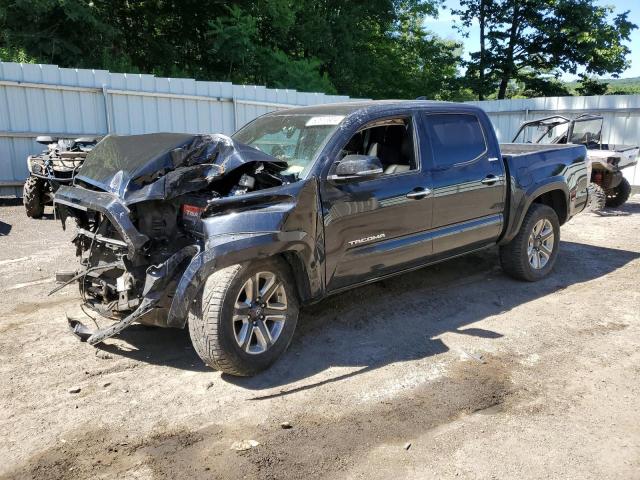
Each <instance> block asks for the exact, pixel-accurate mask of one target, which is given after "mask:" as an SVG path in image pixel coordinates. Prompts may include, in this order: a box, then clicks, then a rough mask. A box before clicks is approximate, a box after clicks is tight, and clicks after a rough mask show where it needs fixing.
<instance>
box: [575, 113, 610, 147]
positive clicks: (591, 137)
mask: <svg viewBox="0 0 640 480" xmlns="http://www.w3.org/2000/svg"><path fill="white" fill-rule="evenodd" d="M601 132H602V118H594V119H593V120H581V121H576V123H575V124H574V125H573V131H572V132H571V139H570V140H569V143H577V144H581V145H586V146H588V147H590V146H592V145H598V144H599V143H600V134H601Z"/></svg>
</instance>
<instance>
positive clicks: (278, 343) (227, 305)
mask: <svg viewBox="0 0 640 480" xmlns="http://www.w3.org/2000/svg"><path fill="white" fill-rule="evenodd" d="M293 285H294V284H293V281H292V279H291V274H290V270H289V267H288V265H287V264H286V263H285V262H283V261H281V260H279V259H268V260H259V261H255V262H251V263H248V264H239V265H232V266H230V267H226V268H223V269H221V270H218V271H216V272H214V273H213V274H211V276H209V278H208V279H207V281H206V282H205V285H204V287H203V289H202V291H201V293H200V295H199V296H198V298H197V299H196V303H195V304H194V305H193V307H192V309H191V312H190V314H189V335H190V337H191V342H192V343H193V347H194V349H195V350H196V352H197V353H198V355H199V356H200V358H201V359H202V360H203V361H204V362H205V363H206V364H207V365H209V366H210V367H212V368H214V369H215V370H221V371H223V372H225V373H229V374H231V375H237V376H251V375H255V374H256V373H258V372H260V371H262V370H265V369H266V368H268V367H269V366H270V365H271V364H272V363H273V362H275V361H276V359H277V358H278V357H279V356H280V355H282V353H284V351H285V350H286V349H287V347H288V346H289V344H290V343H291V339H292V338H293V333H294V331H295V328H296V323H297V321H298V311H299V306H298V298H297V295H296V292H295V289H294V287H293Z"/></svg>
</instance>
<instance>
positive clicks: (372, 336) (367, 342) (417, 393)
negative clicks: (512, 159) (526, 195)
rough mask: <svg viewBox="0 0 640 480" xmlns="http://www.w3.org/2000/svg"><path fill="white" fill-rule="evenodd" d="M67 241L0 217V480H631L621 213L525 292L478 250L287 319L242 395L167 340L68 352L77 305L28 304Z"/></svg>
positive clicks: (639, 325) (632, 430)
mask: <svg viewBox="0 0 640 480" xmlns="http://www.w3.org/2000/svg"><path fill="white" fill-rule="evenodd" d="M72 235H73V232H70V231H67V232H63V231H62V230H61V228H60V225H59V222H57V221H55V220H54V219H52V218H51V217H49V218H46V219H43V220H30V219H27V218H26V217H25V215H24V212H23V209H22V207H21V206H19V205H6V204H5V205H3V206H0V384H1V385H2V390H1V392H0V439H1V441H0V458H2V459H3V461H2V462H0V477H2V478H38V479H48V478H52V479H53V478H55V479H60V478H83V479H84V478H87V479H88V478H91V479H95V478H119V479H120V478H131V479H174V478H185V477H189V478H195V479H199V478H212V479H213V478H220V479H226V478H231V479H233V478H258V479H271V478H274V479H275V478H277V479H299V478H330V479H335V478H339V479H351V478H353V479H355V478H363V479H365V478H366V479H386V478H408V479H413V478H415V479H424V478H504V479H512V478H521V479H529V478H554V479H555V478H577V479H578V478H579V479H608V478H611V479H613V478H615V479H619V478H625V479H640V348H638V347H639V345H640V287H639V285H638V281H639V280H640V197H639V196H637V195H636V196H635V197H634V198H633V199H632V200H631V201H630V202H629V203H628V204H627V205H626V206H624V207H623V208H621V209H619V210H610V211H606V212H605V213H604V214H603V215H595V214H591V213H589V214H582V215H580V216H578V217H577V218H575V219H574V220H572V221H571V222H570V223H569V224H567V225H565V226H564V227H563V228H562V239H563V240H562V245H561V251H560V256H559V259H558V263H557V265H556V269H555V272H554V273H553V274H552V275H551V276H550V277H548V278H547V279H545V280H543V281H541V282H539V283H536V284H530V283H522V282H517V281H514V280H511V279H510V278H508V277H506V276H505V275H503V274H502V272H501V270H500V268H499V266H498V261H497V252H496V251H495V250H487V251H484V252H482V253H480V254H473V255H470V256H467V257H464V258H460V259H456V260H452V261H449V262H446V263H443V264H440V265H437V266H435V267H432V268H427V269H423V270H420V271H416V272H413V273H410V274H406V275H403V276H400V277H396V278H394V279H392V280H387V281H383V282H379V283H377V284H374V285H371V286H367V287H363V288H359V289H356V290H353V291H351V292H348V293H345V294H342V295H339V296H335V297H332V298H329V299H327V300H326V301H324V302H323V303H321V304H319V305H317V306H314V307H311V308H307V309H305V310H303V312H302V316H301V319H300V323H299V327H298V331H297V333H296V336H295V338H294V341H293V343H292V346H291V348H290V349H289V351H288V352H287V353H286V354H285V356H284V357H283V358H282V359H281V360H280V361H279V362H278V363H277V364H276V365H275V366H274V367H273V368H272V369H270V370H269V371H267V372H265V373H263V374H261V375H259V376H257V377H254V378H251V379H238V378H233V377H228V376H226V375H221V374H220V373H217V372H214V371H212V370H209V369H208V368H206V367H205V366H204V365H203V363H202V362H201V361H200V360H199V359H198V357H197V356H196V354H195V352H194V351H193V349H192V347H191V344H190V342H189V337H188V333H187V332H186V331H179V330H164V329H152V328H146V327H142V326H134V327H132V328H130V329H129V330H126V331H125V332H123V334H122V335H121V336H120V337H118V338H117V339H111V340H108V341H107V343H106V344H105V345H103V346H102V347H101V349H95V348H93V347H91V346H88V345H87V344H84V343H80V342H78V341H77V340H76V339H75V338H74V337H73V336H72V335H71V334H69V333H68V332H67V330H66V321H65V313H68V314H70V315H78V313H79V307H78V303H79V296H78V293H77V290H75V289H73V288H68V289H65V290H62V291H61V292H59V293H56V294H54V295H52V296H50V297H47V296H46V294H47V292H48V291H49V290H50V289H51V288H52V287H53V275H54V272H55V271H57V270H72V269H74V268H75V257H74V249H73V248H72V245H71V244H70V243H69V240H70V239H71V237H72ZM72 392H76V393H72ZM282 422H289V423H290V426H291V428H286V429H285V428H282V427H281V423H282ZM242 440H255V441H257V442H259V445H257V446H255V447H253V448H251V449H249V450H247V451H241V452H239V451H236V450H232V449H231V448H230V447H231V446H232V445H233V444H234V442H237V441H242Z"/></svg>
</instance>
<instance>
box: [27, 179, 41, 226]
mask: <svg viewBox="0 0 640 480" xmlns="http://www.w3.org/2000/svg"><path fill="white" fill-rule="evenodd" d="M22 203H23V204H24V208H25V210H26V211H27V217H30V218H41V217H42V215H43V214H44V180H41V179H39V178H38V177H29V178H27V181H26V182H24V189H23V191H22Z"/></svg>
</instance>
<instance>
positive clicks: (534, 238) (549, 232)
mask: <svg viewBox="0 0 640 480" xmlns="http://www.w3.org/2000/svg"><path fill="white" fill-rule="evenodd" d="M559 245H560V222H559V221H558V215H556V212H555V211H554V210H553V209H552V208H551V207H548V206H546V205H542V204H537V203H534V204H533V205H531V207H530V208H529V211H528V212H527V214H526V215H525V217H524V220H523V221H522V225H521V227H520V231H519V232H518V234H517V235H516V236H515V237H514V238H513V240H511V242H509V243H508V244H506V245H502V246H501V247H500V263H501V264H502V269H503V270H504V271H505V272H506V273H507V274H509V275H510V276H512V277H514V278H517V279H519V280H527V281H529V282H535V281H536V280H540V279H542V278H544V277H545V276H547V275H548V274H549V272H551V270H552V269H553V266H554V264H555V263H556V258H557V256H558V247H559Z"/></svg>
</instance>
